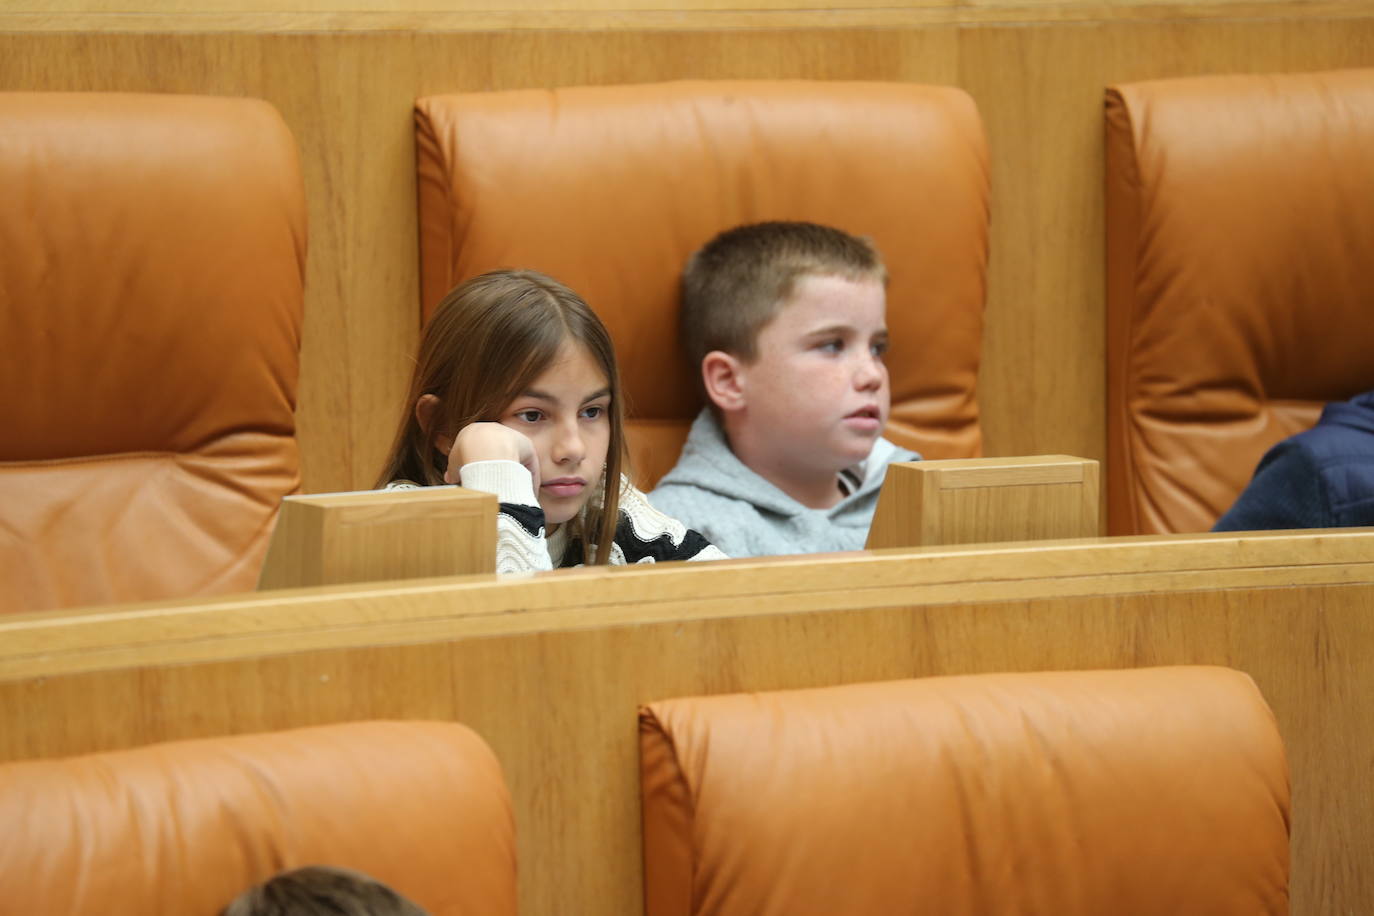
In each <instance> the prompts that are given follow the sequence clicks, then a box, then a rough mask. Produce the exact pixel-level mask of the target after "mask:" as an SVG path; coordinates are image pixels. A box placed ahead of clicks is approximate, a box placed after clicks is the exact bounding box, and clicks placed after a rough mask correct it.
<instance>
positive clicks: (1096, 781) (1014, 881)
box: [640, 668, 1289, 916]
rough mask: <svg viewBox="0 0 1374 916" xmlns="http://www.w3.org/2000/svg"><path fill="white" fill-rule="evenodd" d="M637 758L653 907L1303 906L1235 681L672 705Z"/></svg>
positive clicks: (1274, 744) (1152, 914) (913, 688)
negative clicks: (1291, 892) (1294, 898)
mask: <svg viewBox="0 0 1374 916" xmlns="http://www.w3.org/2000/svg"><path fill="white" fill-rule="evenodd" d="M640 747H641V761H640V762H641V782H642V789H643V796H644V799H643V804H644V810H643V817H644V862H645V865H644V868H645V896H646V900H647V907H646V913H647V916H688V914H705V913H710V914H713V916H735V914H739V916H745V914H749V916H755V914H760V913H786V914H789V916H809V914H817V916H820V914H832V913H845V914H848V916H889V914H893V913H940V914H945V916H964V914H967V916H974V914H986V913H1046V914H1048V913H1053V914H1056V916H1100V914H1104V913H1112V914H1123V916H1126V914H1142V916H1145V914H1149V916H1157V914H1161V913H1209V914H1236V916H1240V914H1246V916H1252V914H1255V913H1286V912H1287V911H1288V828H1289V814H1288V812H1289V787H1288V769H1287V765H1286V762H1285V760H1284V753H1283V746H1282V743H1281V741H1280V738H1279V734H1278V730H1277V728H1276V726H1275V723H1274V717H1273V715H1272V714H1271V713H1270V711H1269V708H1268V707H1267V706H1266V705H1265V703H1264V700H1263V698H1262V697H1261V696H1260V694H1259V691H1258V690H1257V689H1256V688H1255V685H1254V683H1253V682H1252V681H1251V680H1250V678H1248V677H1247V676H1246V675H1244V674H1241V673H1239V672H1236V671H1231V670H1228V669H1224V668H1153V669H1138V670H1126V671H1075V672H1047V673H1039V674H988V675H973V676H965V677H939V678H926V679H922V680H912V681H890V682H886V683H873V684H853V685H848V686H843V687H830V688H821V689H812V690H792V691H780V692H776V693H761V694H736V695H727V696H709V697H696V698H691V699H680V700H665V701H663V702H658V703H652V704H650V705H649V706H648V707H647V708H645V709H644V710H643V711H642V712H641V714H640Z"/></svg>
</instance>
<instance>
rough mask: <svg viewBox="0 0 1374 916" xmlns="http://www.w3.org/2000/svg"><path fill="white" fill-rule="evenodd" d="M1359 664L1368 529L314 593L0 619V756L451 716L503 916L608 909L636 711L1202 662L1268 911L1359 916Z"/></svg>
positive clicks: (1373, 548) (1369, 710)
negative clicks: (1248, 682)
mask: <svg viewBox="0 0 1374 916" xmlns="http://www.w3.org/2000/svg"><path fill="white" fill-rule="evenodd" d="M1371 655H1374V531H1371V530H1351V531H1330V532H1316V533H1310V534H1293V533H1273V534H1268V535H1255V536H1247V537H1235V536H1226V535H1195V536H1174V537H1164V538H1124V539H1104V540H1098V539H1092V540H1084V541H1067V542H1038V543H1035V544H1018V545H988V546H977V547H954V548H921V549H916V550H910V551H878V552H872V553H854V554H836V555H828V556H805V557H791V558H777V559H773V560H754V561H743V560H741V561H728V562H721V563H716V564H673V565H670V566H665V567H662V568H656V569H655V568H638V567H625V568H618V569H604V568H602V569H590V570H568V571H560V572H555V573H552V574H547V575H541V576H535V577H530V578H526V579H517V580H504V581H500V580H497V579H496V578H495V577H492V576H474V577H466V578H454V579H440V580H418V581H412V582H406V583H397V584H391V585H386V586H376V587H369V586H336V587H331V588H320V589H308V590H305V589H302V590H295V591H283V592H276V593H260V594H257V595H252V596H243V597H240V598H232V599H224V600H220V601H213V602H205V603H201V604H196V605H177V604H174V603H161V604H155V605H142V606H131V607H122V608H111V609H97V610H92V611H85V612H77V613H70V612H68V613H46V614H29V615H19V616H15V617H11V618H7V619H5V620H3V621H0V759H14V758H29V757H39V756H45V755H62V754H72V753H80V752H83V751H92V750H99V749H105V748H113V747H124V746H129V745H135V744H141V743H146V742H151V741H158V740H164V739H173V738H182V737H193V736H200V735H214V734H226V733H242V732H251V731H258V730H266V729H278V728H286V727H290V726H295V725H305V724H313V723H322V722H334V721H342V720H348V719H360V718H387V717H397V718H436V719H456V720H459V721H462V722H465V723H467V724H469V725H471V726H472V727H473V728H475V729H476V730H477V731H478V732H479V733H481V734H482V735H483V736H484V737H485V738H486V739H487V741H488V742H490V743H491V745H492V747H493V748H494V749H495V751H496V753H497V755H498V756H499V757H500V759H501V761H502V763H503V766H504V768H505V774H506V779H507V781H508V783H509V784H510V787H511V792H512V795H513V798H514V802H515V810H516V817H517V822H518V829H519V842H520V848H519V854H520V875H521V897H522V909H523V912H525V913H527V914H539V916H543V914H550V916H552V914H560V916H562V914H597V916H600V914H606V913H617V914H621V913H626V914H628V913H634V912H638V910H639V906H640V893H641V887H640V853H639V820H638V818H639V812H638V789H637V785H638V775H637V772H638V771H637V751H636V747H637V745H636V730H635V712H636V708H637V706H638V705H639V704H640V703H643V702H646V701H650V700H655V699H661V698H665V697H672V696H684V695H693V694H702V693H720V692H727V691H740V690H771V689H781V688H790V687H807V686H820V685H827V684H838V683H847V682H856V681H865V680H878V679H890V678H906V677H920V676H927V675H941V674H958V673H971V672H981V671H1013V670H1027V671H1029V670H1054V669H1087V668H1117V667H1136V666H1145V665H1165V664H1222V665H1229V666H1232V667H1235V668H1238V669H1240V670H1242V671H1246V672H1249V673H1250V674H1251V675H1253V676H1254V678H1255V680H1256V681H1257V683H1258V684H1259V686H1260V688H1261V690H1262V691H1263V692H1264V695H1265V697H1266V698H1267V700H1268V701H1269V703H1270V705H1271V706H1272V707H1273V709H1274V712H1275V714H1276V716H1277V719H1278V722H1279V726H1280V729H1281V731H1282V734H1283V737H1284V741H1285V743H1286V746H1287V749H1288V755H1289V760H1290V764H1291V767H1292V773H1293V783H1294V796H1293V797H1294V822H1293V860H1292V861H1293V902H1294V909H1293V911H1294V912H1295V913H1301V914H1331V916H1335V914H1345V913H1365V912H1374V872H1371V869H1370V868H1369V862H1370V861H1371V860H1374V796H1371V795H1370V793H1369V792H1368V791H1367V788H1368V780H1369V766H1370V761H1371V760H1374V731H1371V729H1370V727H1369V722H1370V721H1371V715H1374V665H1370V664H1369V663H1368V659H1369V657H1370V656H1371ZM398 829H400V828H399V827H398Z"/></svg>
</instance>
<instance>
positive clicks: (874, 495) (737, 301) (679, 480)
mask: <svg viewBox="0 0 1374 916" xmlns="http://www.w3.org/2000/svg"><path fill="white" fill-rule="evenodd" d="M886 284H887V271H886V268H884V266H883V262H882V259H881V258H880V257H879V255H878V252H877V251H876V250H875V249H874V248H873V246H872V244H870V243H869V242H868V241H867V240H865V239H860V238H855V237H854V236H851V235H849V234H848V233H845V232H841V231H840V230H838V229H832V228H829V227H827V226H818V225H815V224H813V223H798V222H770V223H758V224H755V225H749V226H740V227H738V228H735V229H731V230H728V231H726V232H723V233H721V234H720V235H718V236H716V237H715V238H714V239H712V240H711V241H710V242H708V243H707V244H706V246H705V247H704V248H702V249H701V250H700V251H698V252H697V253H696V254H694V255H692V257H691V259H690V260H689V261H688V262H687V267H686V270H685V271H684V272H683V277H682V300H683V301H682V337H683V343H684V346H685V347H686V350H687V357H688V360H689V361H690V362H691V363H692V365H693V366H695V367H697V368H698V369H699V370H700V373H701V384H702V388H703V389H704V393H705V395H706V405H707V406H706V408H705V409H704V410H702V412H701V414H700V415H698V417H697V419H696V421H695V422H694V423H693V424H692V430H691V433H690V434H689V435H688V437H687V443H686V445H684V446H683V449H682V456H681V457H680V458H679V459H678V463H677V465H676V466H675V467H674V468H673V469H672V470H671V471H669V472H668V474H667V475H666V476H665V477H664V478H663V479H662V480H661V481H660V482H659V484H658V487H657V489H655V490H654V491H653V493H651V494H650V499H651V501H652V502H653V504H654V505H655V506H657V507H658V508H659V509H661V510H662V511H664V512H666V513H668V514H669V515H672V516H674V517H676V518H678V519H680V520H681V521H682V522H683V524H685V525H687V526H688V527H689V528H694V529H696V530H697V531H699V532H701V533H702V534H703V535H705V536H706V538H707V540H709V541H710V542H712V543H714V544H716V545H717V546H718V547H720V549H721V550H723V551H724V552H725V553H726V554H727V555H728V556H731V557H745V556H760V555H764V554H777V553H801V552H811V551H829V550H858V549H861V548H862V547H863V545H864V540H865V539H866V537H867V535H868V528H869V525H870V523H871V522H872V521H873V510H874V507H875V506H876V505H877V500H878V490H879V488H880V487H881V485H882V482H883V476H884V474H885V473H886V472H887V466H888V465H889V464H891V463H892V462H894V461H914V460H916V459H918V458H919V457H920V456H919V455H917V454H916V453H915V452H911V451H908V450H906V449H902V448H898V447H897V446H895V445H893V444H892V443H891V442H888V441H887V440H886V439H883V438H882V431H883V428H884V426H886V424H887V416H888V410H889V407H890V404H891V392H890V391H889V388H888V375H887V367H886V366H885V365H884V364H883V354H884V353H885V352H886V350H887V324H886V310H887V301H886Z"/></svg>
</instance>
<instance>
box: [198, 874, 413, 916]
mask: <svg viewBox="0 0 1374 916" xmlns="http://www.w3.org/2000/svg"><path fill="white" fill-rule="evenodd" d="M220 916H427V914H426V913H425V911H424V910H422V909H420V907H418V906H416V905H415V904H414V903H411V902H410V901H409V900H407V899H406V898H404V897H402V896H401V895H400V894H398V893H396V892H395V891H393V890H392V889H391V888H389V887H387V886H386V885H385V884H383V883H382V882H380V881H378V880H376V879H374V878H369V877H368V876H367V875H364V874H363V873H361V872H356V871H351V870H349V869H347V868H333V867H331V866H327V865H310V866H307V867H305V868H298V869H296V870H295V871H286V872H282V873H281V874H279V875H276V876H275V877H273V878H271V879H269V880H267V881H264V882H263V883H262V884H259V885H258V886H256V887H252V888H249V889H248V890H246V891H244V892H243V893H242V894H240V895H239V896H238V897H236V898H235V899H234V902H233V903H231V904H229V905H228V906H227V907H225V908H224V912H223V913H222V914H220Z"/></svg>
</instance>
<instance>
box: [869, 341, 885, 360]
mask: <svg viewBox="0 0 1374 916" xmlns="http://www.w3.org/2000/svg"><path fill="white" fill-rule="evenodd" d="M869 349H871V350H872V351H873V355H874V356H876V357H878V358H879V359H882V358H883V357H884V356H886V355H887V341H885V340H875V341H873V344H872V346H871V347H870V348H869Z"/></svg>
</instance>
